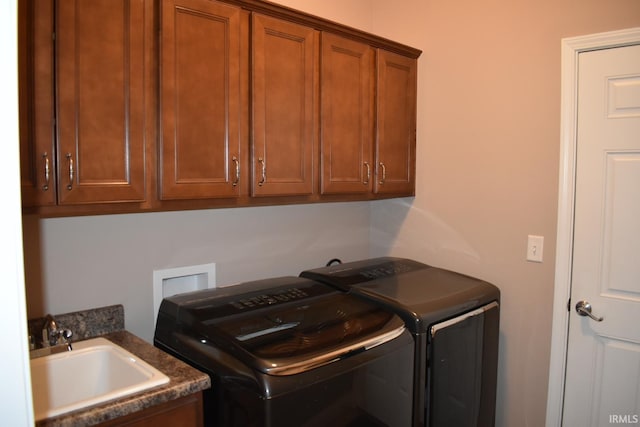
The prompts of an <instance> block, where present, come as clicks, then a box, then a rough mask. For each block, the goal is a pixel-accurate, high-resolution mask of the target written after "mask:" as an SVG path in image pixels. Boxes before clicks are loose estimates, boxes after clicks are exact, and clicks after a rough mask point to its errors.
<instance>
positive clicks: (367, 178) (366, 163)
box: [362, 162, 371, 185]
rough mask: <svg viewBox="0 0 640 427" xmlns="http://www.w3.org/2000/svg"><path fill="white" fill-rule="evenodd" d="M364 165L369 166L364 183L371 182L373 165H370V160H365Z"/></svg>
mask: <svg viewBox="0 0 640 427" xmlns="http://www.w3.org/2000/svg"><path fill="white" fill-rule="evenodd" d="M364 166H365V168H367V175H366V178H365V180H364V181H363V182H362V183H363V184H364V185H367V184H369V179H371V166H370V165H369V162H364Z"/></svg>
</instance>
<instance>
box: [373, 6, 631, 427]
mask: <svg viewBox="0 0 640 427" xmlns="http://www.w3.org/2000/svg"><path fill="white" fill-rule="evenodd" d="M392 3H393V4H392ZM373 5H374V18H373V29H374V31H375V32H376V33H378V34H381V35H383V36H386V37H389V38H392V39H397V40H399V41H404V42H405V43H407V44H411V45H413V46H415V47H417V48H420V49H422V50H423V55H422V57H421V58H420V62H419V77H418V86H419V100H418V166H417V169H418V171H417V178H418V184H417V196H416V198H415V200H401V201H385V202H376V203H375V205H374V208H373V210H372V247H373V249H372V251H373V254H374V255H375V254H377V253H388V252H391V253H392V254H396V255H401V256H408V257H412V258H416V259H419V260H422V261H424V262H427V263H431V264H434V265H438V266H443V267H446V268H451V269H453V270H457V271H461V272H464V273H467V274H471V275H474V276H478V277H481V278H483V279H486V280H488V281H491V282H493V283H495V284H496V285H498V286H499V287H500V288H501V291H502V316H501V334H500V339H501V351H500V372H499V390H498V409H497V425H498V426H505V427H509V426H525V425H526V426H542V425H544V422H545V409H546V392H547V382H548V381H547V380H548V369H549V362H548V360H549V350H550V331H551V309H552V302H553V301H552V297H553V280H554V268H555V265H554V258H555V238H556V218H557V189H558V164H559V153H560V145H559V141H560V41H561V39H562V38H564V37H571V36H578V35H584V34H590V33H596V32H603V31H610V30H617V29H622V28H628V27H634V26H638V25H640V2H639V1H637V0H615V1H613V2H607V1H601V0H580V1H575V0H535V1H534V0H516V1H498V0H489V1H481V2H480V1H475V0H466V1H464V0H463V1H443V0H426V1H424V0H404V1H402V2H400V3H397V2H388V1H384V0H373ZM528 234H539V235H543V236H545V247H544V262H543V263H542V264H536V263H528V262H526V261H525V251H526V239H527V235H528Z"/></svg>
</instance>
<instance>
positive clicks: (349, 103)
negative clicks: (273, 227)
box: [320, 33, 375, 194]
mask: <svg viewBox="0 0 640 427" xmlns="http://www.w3.org/2000/svg"><path fill="white" fill-rule="evenodd" d="M374 58H375V53H374V50H373V48H371V47H370V46H368V45H365V44H363V43H358V42H355V41H352V40H348V39H345V38H343V37H339V36H336V35H333V34H331V33H322V60H321V63H322V68H321V72H320V92H321V107H320V108H321V118H320V122H321V137H320V138H321V140H320V147H321V149H320V152H321V156H322V157H321V162H322V166H321V175H320V182H321V192H322V194H339V193H368V192H370V191H371V189H372V185H371V183H372V172H373V169H372V168H373V151H372V146H373V99H374V98H373V94H374V89H373V86H372V85H373V83H374V75H375V74H374V73H375V68H374V66H375V64H374V62H373V61H374Z"/></svg>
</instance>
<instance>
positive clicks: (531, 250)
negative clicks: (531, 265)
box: [527, 234, 544, 262]
mask: <svg viewBox="0 0 640 427" xmlns="http://www.w3.org/2000/svg"><path fill="white" fill-rule="evenodd" d="M543 247H544V236H533V235H531V234H530V235H529V237H528V239H527V261H532V262H542V250H543Z"/></svg>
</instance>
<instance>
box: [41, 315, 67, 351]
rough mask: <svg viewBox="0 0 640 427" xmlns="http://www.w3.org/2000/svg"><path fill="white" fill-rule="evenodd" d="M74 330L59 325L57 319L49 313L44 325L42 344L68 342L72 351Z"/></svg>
mask: <svg viewBox="0 0 640 427" xmlns="http://www.w3.org/2000/svg"><path fill="white" fill-rule="evenodd" d="M72 335H73V332H71V330H69V329H63V328H60V327H59V326H58V322H57V321H56V319H55V318H54V317H53V316H52V315H50V314H47V316H46V317H45V319H44V324H43V325H42V345H43V346H44V347H54V346H56V345H58V344H66V346H67V350H69V351H71V350H72V348H71V336H72Z"/></svg>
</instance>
